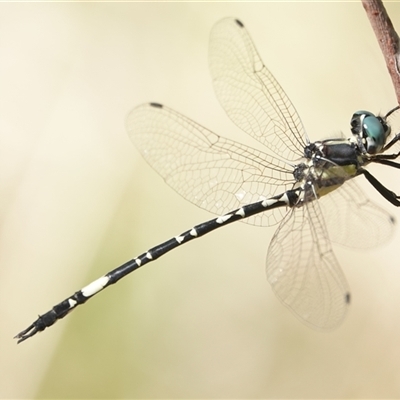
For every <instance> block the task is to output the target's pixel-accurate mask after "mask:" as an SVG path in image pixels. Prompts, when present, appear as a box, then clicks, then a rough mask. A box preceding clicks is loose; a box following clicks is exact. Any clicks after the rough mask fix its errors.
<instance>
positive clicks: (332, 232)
mask: <svg viewBox="0 0 400 400" xmlns="http://www.w3.org/2000/svg"><path fill="white" fill-rule="evenodd" d="M319 203H320V205H321V207H322V210H323V215H324V219H325V222H326V226H327V227H328V232H329V238H330V239H331V240H332V242H335V243H339V244H341V245H344V246H348V247H354V248H360V249H368V248H373V247H375V246H379V245H381V244H383V243H385V242H387V241H388V240H389V239H390V238H391V236H392V235H393V232H394V228H395V219H394V217H393V216H392V215H391V214H389V213H388V212H387V211H386V210H384V209H383V208H381V207H379V206H378V205H376V204H375V203H373V202H372V201H370V200H369V199H368V198H367V196H366V195H365V194H364V192H363V191H362V189H361V188H360V187H359V186H358V185H357V183H356V182H354V180H351V181H347V182H345V183H344V184H343V185H342V186H341V187H339V188H338V189H336V190H334V191H333V192H331V193H329V194H328V195H327V196H323V197H322V198H321V199H320V200H319Z"/></svg>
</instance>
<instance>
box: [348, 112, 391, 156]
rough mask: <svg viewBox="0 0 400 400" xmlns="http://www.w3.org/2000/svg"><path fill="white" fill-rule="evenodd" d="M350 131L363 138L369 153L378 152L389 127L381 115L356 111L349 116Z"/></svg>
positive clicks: (383, 143) (384, 140)
mask: <svg viewBox="0 0 400 400" xmlns="http://www.w3.org/2000/svg"><path fill="white" fill-rule="evenodd" d="M350 124H351V132H352V133H353V134H354V135H357V136H359V137H360V138H361V139H363V142H364V145H365V149H366V151H367V153H369V154H375V153H379V152H380V151H381V150H382V148H383V146H384V145H385V142H386V139H387V137H388V136H389V133H390V127H389V126H388V125H387V124H386V122H385V120H384V119H383V118H381V117H376V116H375V115H374V114H372V113H370V112H369V111H357V112H356V113H354V114H353V116H352V118H351V122H350Z"/></svg>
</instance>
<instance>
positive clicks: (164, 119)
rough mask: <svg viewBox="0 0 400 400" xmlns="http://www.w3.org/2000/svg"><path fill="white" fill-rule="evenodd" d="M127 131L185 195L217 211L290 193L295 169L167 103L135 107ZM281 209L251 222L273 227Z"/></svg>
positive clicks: (138, 146)
mask: <svg viewBox="0 0 400 400" xmlns="http://www.w3.org/2000/svg"><path fill="white" fill-rule="evenodd" d="M127 130H128V133H129V136H130V138H131V140H132V142H133V143H134V144H135V146H136V148H137V149H138V150H139V151H140V153H141V154H142V156H143V157H144V159H145V160H146V161H147V162H148V163H149V164H150V165H151V166H152V167H153V168H154V169H155V170H156V171H157V172H158V173H159V174H160V175H161V176H162V177H163V178H164V179H165V181H166V182H167V183H168V185H169V186H171V187H172V188H173V189H174V190H175V191H177V192H178V193H179V194H180V195H181V196H183V197H184V198H185V199H187V200H189V201H191V202H192V203H194V204H196V205H197V206H199V207H201V208H203V209H205V210H208V211H211V212H213V213H215V214H220V215H222V214H224V213H226V212H228V211H231V210H233V209H235V208H239V207H241V206H243V205H245V204H248V203H252V202H255V201H258V200H260V199H263V198H267V197H271V196H274V195H276V194H280V193H283V192H285V191H286V190H288V189H291V188H292V187H293V183H294V178H293V169H292V167H290V166H289V165H288V164H286V163H285V162H283V161H281V160H279V159H277V158H274V157H272V156H271V155H268V154H266V153H263V152H261V151H259V150H255V149H253V148H251V147H248V146H245V145H243V144H240V143H237V142H234V141H232V140H229V139H226V138H223V137H221V136H218V135H216V134H215V133H213V132H211V131H209V130H208V129H206V128H204V127H202V126H200V125H199V124H197V123H196V122H194V121H192V120H190V119H189V118H187V117H185V116H183V115H181V114H179V113H178V112H176V111H174V110H171V109H169V108H167V107H165V106H160V105H155V104H143V105H141V106H139V107H137V108H135V109H134V110H132V111H131V113H130V114H129V116H128V118H127ZM284 213H285V210H284V209H283V210H280V209H279V208H277V209H274V210H271V211H269V212H267V213H263V214H259V215H258V216H257V215H256V216H254V217H250V218H249V219H248V220H246V222H248V223H251V224H254V225H260V226H261V225H262V226H269V225H273V224H276V223H277V222H278V221H280V219H281V218H282V217H283V215H284Z"/></svg>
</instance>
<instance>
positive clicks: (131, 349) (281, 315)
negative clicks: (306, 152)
mask: <svg viewBox="0 0 400 400" xmlns="http://www.w3.org/2000/svg"><path fill="white" fill-rule="evenodd" d="M387 9H388V11H389V13H390V15H391V17H392V19H393V22H394V24H395V25H397V27H398V28H400V20H399V19H400V5H399V4H396V3H388V4H387ZM0 10H1V13H0V38H1V40H0V59H1V62H0V69H1V73H0V80H1V91H0V101H1V104H0V110H1V113H0V153H1V156H0V185H1V195H0V206H1V242H0V246H1V248H0V258H1V269H0V320H1V331H0V355H1V356H0V397H1V398H32V397H36V398H161V397H169V398H195V397H196V398H200V397H202V398H221V397H235V398H244V397H246V398H256V397H257V398H267V397H275V398H278V397H281V398H283V397H285V398H287V397H292V398H310V397H314V398H328V397H329V398H331V397H335V398H357V397H379V398H384V397H391V398H394V397H400V344H399V337H400V322H399V320H400V262H399V260H398V257H397V251H396V250H397V243H398V241H399V237H400V236H399V232H397V233H396V235H395V237H394V238H393V239H392V241H391V242H390V243H388V245H386V246H383V247H381V248H378V249H372V250H371V251H368V252H360V251H352V250H348V249H343V248H340V247H338V246H335V247H334V248H335V252H336V255H337V257H338V259H339V261H340V263H341V265H342V267H343V269H344V272H345V274H346V276H347V278H348V281H349V284H350V286H351V288H352V294H353V304H352V307H351V311H350V313H349V315H348V317H347V319H346V320H345V322H344V323H343V325H342V326H341V327H340V328H339V329H337V330H336V331H334V332H331V333H320V332H316V331H313V330H311V329H309V328H307V327H306V326H304V325H302V324H301V323H300V322H299V321H298V320H297V319H296V318H295V317H293V316H292V315H291V313H290V312H289V311H287V310H286V308H285V307H283V306H282V305H281V304H280V303H279V301H278V300H277V299H276V298H275V297H274V295H273V293H272V290H271V289H270V287H269V285H268V283H267V281H266V278H265V271H264V269H265V265H264V264H265V255H266V251H267V247H268V243H269V241H270V239H271V236H272V234H273V233H274V230H275V228H271V229H268V228H265V229H261V228H255V227H252V226H248V225H246V224H241V223H237V224H234V225H231V226H229V227H226V228H224V229H221V230H219V231H217V232H214V233H212V234H210V235H208V236H206V237H204V238H202V239H201V240H198V241H195V242H192V243H191V244H187V245H185V246H183V247H181V248H179V249H177V250H175V251H174V252H172V253H170V254H169V255H167V256H165V257H163V258H161V259H159V260H158V261H157V262H155V263H152V264H150V265H149V266H146V267H144V268H143V269H141V270H139V271H137V272H135V273H134V274H132V275H131V276H130V277H128V278H125V279H124V280H123V281H121V282H120V283H119V284H118V285H116V286H114V287H112V288H110V289H107V290H106V291H105V292H103V293H102V294H100V295H99V296H97V297H96V298H95V299H93V300H91V301H89V302H88V303H87V304H86V305H85V306H82V307H80V308H78V309H77V310H76V311H75V312H74V313H73V314H71V315H70V316H68V317H67V318H66V319H64V320H62V321H60V322H58V323H57V324H56V325H55V326H53V327H52V328H50V329H48V330H46V331H45V332H43V333H41V334H39V335H37V336H35V337H34V338H32V339H30V340H28V341H26V342H24V343H23V344H21V345H18V346H17V345H16V343H15V342H13V340H12V337H13V335H15V334H16V333H17V332H19V331H20V330H22V329H23V328H25V327H26V326H27V325H28V324H30V323H31V322H32V321H33V320H34V319H35V317H36V315H37V314H38V313H43V312H45V311H47V310H48V309H50V308H51V307H52V306H53V305H54V304H56V303H58V302H59V301H60V300H62V299H64V298H66V297H67V296H69V295H70V294H72V293H73V292H74V291H76V290H78V289H80V288H81V287H82V286H83V285H85V284H87V283H88V282H90V281H91V280H93V279H95V278H97V277H98V276H100V275H102V274H103V273H105V272H107V271H109V270H110V269H112V268H114V267H116V266H118V265H120V264H121V263H123V262H125V261H127V260H128V259H131V258H133V257H134V256H136V255H138V254H139V253H141V252H143V251H145V250H147V249H148V248H149V247H152V246H154V245H155V244H157V243H159V242H161V241H163V240H165V239H168V238H169V237H170V236H173V235H176V234H178V233H180V232H182V231H184V230H186V229H188V228H190V227H191V226H192V225H194V224H196V223H199V222H202V221H204V220H207V219H209V218H210V217H211V215H210V214H208V213H207V212H205V211H202V210H200V209H197V208H196V207H194V206H193V205H191V204H190V203H188V202H186V201H185V200H184V199H182V198H180V197H179V195H177V194H176V193H175V192H173V191H172V190H171V189H170V188H169V187H168V186H166V185H165V184H164V182H163V181H162V179H161V178H159V177H158V176H157V174H156V173H155V172H153V170H152V169H151V168H149V167H148V166H147V164H146V163H145V162H144V161H143V160H142V159H141V158H140V156H139V155H138V153H137V152H136V150H135V149H134V147H133V146H132V145H131V143H130V141H129V139H128V136H127V134H126V132H125V127H124V120H125V117H126V115H127V113H128V112H129V110H130V109H131V108H132V107H134V106H135V105H138V104H140V103H143V102H146V101H158V102H162V103H165V104H168V105H169V106H171V107H172V108H175V109H176V110H179V111H180V112H182V113H183V114H185V115H187V116H189V117H191V118H192V119H194V120H195V121H197V122H199V123H201V124H203V125H204V126H206V127H208V128H210V129H212V130H214V131H216V132H218V133H220V134H222V135H225V136H229V137H230V138H234V139H236V140H240V141H242V142H246V140H247V138H246V135H245V134H243V133H242V132H241V131H240V130H239V129H238V128H236V127H235V126H234V125H233V124H232V123H231V122H230V120H229V119H228V118H227V117H226V115H225V114H224V112H223V110H222V109H221V107H220V106H219V104H218V102H217V100H216V98H215V96H214V93H213V89H212V85H211V79H210V76H209V72H208V64H207V46H208V35H209V32H210V30H211V27H212V25H213V24H214V23H215V22H216V21H218V20H219V19H221V18H223V17H226V16H235V17H237V18H240V19H241V20H242V21H243V22H244V23H245V25H246V26H247V28H248V30H249V31H250V34H251V35H252V37H253V39H254V41H255V43H256V46H257V48H258V50H259V52H260V54H261V56H262V58H263V60H264V61H265V63H266V64H267V66H268V67H269V68H270V69H271V71H272V72H273V73H274V74H275V76H276V77H277V79H278V80H279V82H280V83H281V84H282V86H283V87H284V88H285V90H286V91H287V93H288V95H289V96H290V98H291V99H292V101H293V103H294V104H295V106H296V107H297V110H298V111H299V113H300V115H301V116H302V119H303V123H304V124H305V126H306V128H307V131H308V132H309V135H310V137H311V138H313V139H316V138H322V137H327V136H328V135H329V134H332V133H335V132H338V131H344V132H345V133H346V134H347V132H348V125H349V118H350V116H351V114H352V112H353V111H355V110H358V109H369V110H371V111H376V112H379V111H382V112H385V111H387V110H388V109H389V108H390V107H393V106H395V104H396V100H395V96H394V94H393V91H392V89H391V82H390V80H389V76H388V74H387V73H386V67H385V65H384V62H383V59H382V56H381V54H380V51H379V48H378V45H377V43H376V40H375V38H374V36H373V33H372V30H371V28H370V26H369V23H368V20H367V18H366V16H365V13H364V10H363V8H362V6H361V4H360V3H358V2H355V3H204V4H199V3H197V4H191V3H190V4H189V3H175V4H173V3H164V4H163V3H131V4H129V3H120V4H102V3H98V4H96V3H76V4H74V3H66V4H55V3H54V4H44V3H42V4H28V3H20V4H11V3H10V4H4V3H3V4H1V6H0ZM398 174H399V172H398V171H394V172H392V171H389V168H386V169H382V170H380V171H378V172H377V175H378V177H379V178H381V179H382V180H383V181H384V182H385V184H387V185H388V186H389V187H390V188H392V189H396V190H400V185H397V186H396V182H398V179H399V178H398V176H399V175H398ZM365 187H366V188H367V189H366V190H367V191H368V193H369V194H370V196H371V197H372V198H373V199H374V200H376V201H377V202H379V203H380V204H384V205H385V206H386V208H387V209H391V210H392V212H393V214H394V215H396V216H397V218H398V219H400V214H399V210H397V209H395V208H394V207H392V206H391V205H390V204H388V203H386V202H385V201H384V200H383V199H382V198H381V197H380V196H379V195H378V194H377V193H376V192H375V191H374V190H373V189H370V188H368V185H365Z"/></svg>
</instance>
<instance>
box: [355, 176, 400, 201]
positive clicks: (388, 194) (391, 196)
mask: <svg viewBox="0 0 400 400" xmlns="http://www.w3.org/2000/svg"><path fill="white" fill-rule="evenodd" d="M361 173H362V174H363V175H364V176H365V177H366V178H367V181H368V182H369V183H370V184H371V185H372V186H373V187H374V188H375V189H376V190H377V191H378V192H379V193H380V194H381V195H382V196H383V197H384V198H385V199H386V200H387V201H389V202H390V203H392V204H393V205H395V206H396V207H399V206H400V200H399V199H400V196H398V195H397V194H396V193H394V192H392V191H391V190H389V189H388V188H386V187H385V186H383V185H382V183H380V182H379V181H378V179H376V178H375V177H374V176H373V175H372V174H371V173H370V172H369V171H367V170H365V169H361Z"/></svg>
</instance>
